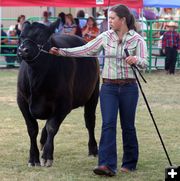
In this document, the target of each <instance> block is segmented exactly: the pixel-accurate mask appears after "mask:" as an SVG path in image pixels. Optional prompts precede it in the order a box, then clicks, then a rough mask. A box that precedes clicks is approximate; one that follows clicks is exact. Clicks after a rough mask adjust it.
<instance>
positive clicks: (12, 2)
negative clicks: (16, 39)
mask: <svg viewBox="0 0 180 181" xmlns="http://www.w3.org/2000/svg"><path fill="white" fill-rule="evenodd" d="M115 4H124V5H127V6H128V7H131V8H142V7H143V0H50V1H46V0H0V6H49V7H98V6H112V5H115Z"/></svg>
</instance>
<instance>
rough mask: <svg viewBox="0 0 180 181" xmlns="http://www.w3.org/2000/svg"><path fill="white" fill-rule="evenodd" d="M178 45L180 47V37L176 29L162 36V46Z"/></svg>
mask: <svg viewBox="0 0 180 181" xmlns="http://www.w3.org/2000/svg"><path fill="white" fill-rule="evenodd" d="M166 47H176V48H177V49H180V37H179V34H178V33H177V32H176V31H167V32H165V33H164V35H163V38H162V48H163V49H164V48H166Z"/></svg>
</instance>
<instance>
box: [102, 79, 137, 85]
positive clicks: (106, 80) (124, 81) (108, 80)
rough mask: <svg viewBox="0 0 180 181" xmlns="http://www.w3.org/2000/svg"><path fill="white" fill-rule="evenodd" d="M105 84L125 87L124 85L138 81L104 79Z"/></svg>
mask: <svg viewBox="0 0 180 181" xmlns="http://www.w3.org/2000/svg"><path fill="white" fill-rule="evenodd" d="M103 83H111V84H118V85H124V84H131V83H136V79H104V78H103Z"/></svg>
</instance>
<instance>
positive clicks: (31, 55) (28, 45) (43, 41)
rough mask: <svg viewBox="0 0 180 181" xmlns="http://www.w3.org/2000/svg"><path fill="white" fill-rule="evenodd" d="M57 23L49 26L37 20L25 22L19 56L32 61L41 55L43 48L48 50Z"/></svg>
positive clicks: (28, 61)
mask: <svg viewBox="0 0 180 181" xmlns="http://www.w3.org/2000/svg"><path fill="white" fill-rule="evenodd" d="M56 24H57V22H56V23H52V25H51V26H50V27H48V26H46V25H44V24H41V23H37V22H34V23H32V24H31V23H30V22H25V23H24V24H23V29H22V32H21V35H20V39H19V47H18V57H19V58H20V59H22V60H24V61H26V62H27V63H32V62H34V61H35V60H36V59H37V58H38V57H39V55H40V52H41V49H43V50H46V51H48V50H49V48H50V47H49V46H48V39H49V37H50V36H51V34H52V33H54V29H55V26H56Z"/></svg>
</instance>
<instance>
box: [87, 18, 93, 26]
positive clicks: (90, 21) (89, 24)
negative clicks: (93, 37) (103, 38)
mask: <svg viewBox="0 0 180 181" xmlns="http://www.w3.org/2000/svg"><path fill="white" fill-rule="evenodd" d="M87 24H88V26H90V27H93V24H94V22H93V20H92V19H88V22H87Z"/></svg>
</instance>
